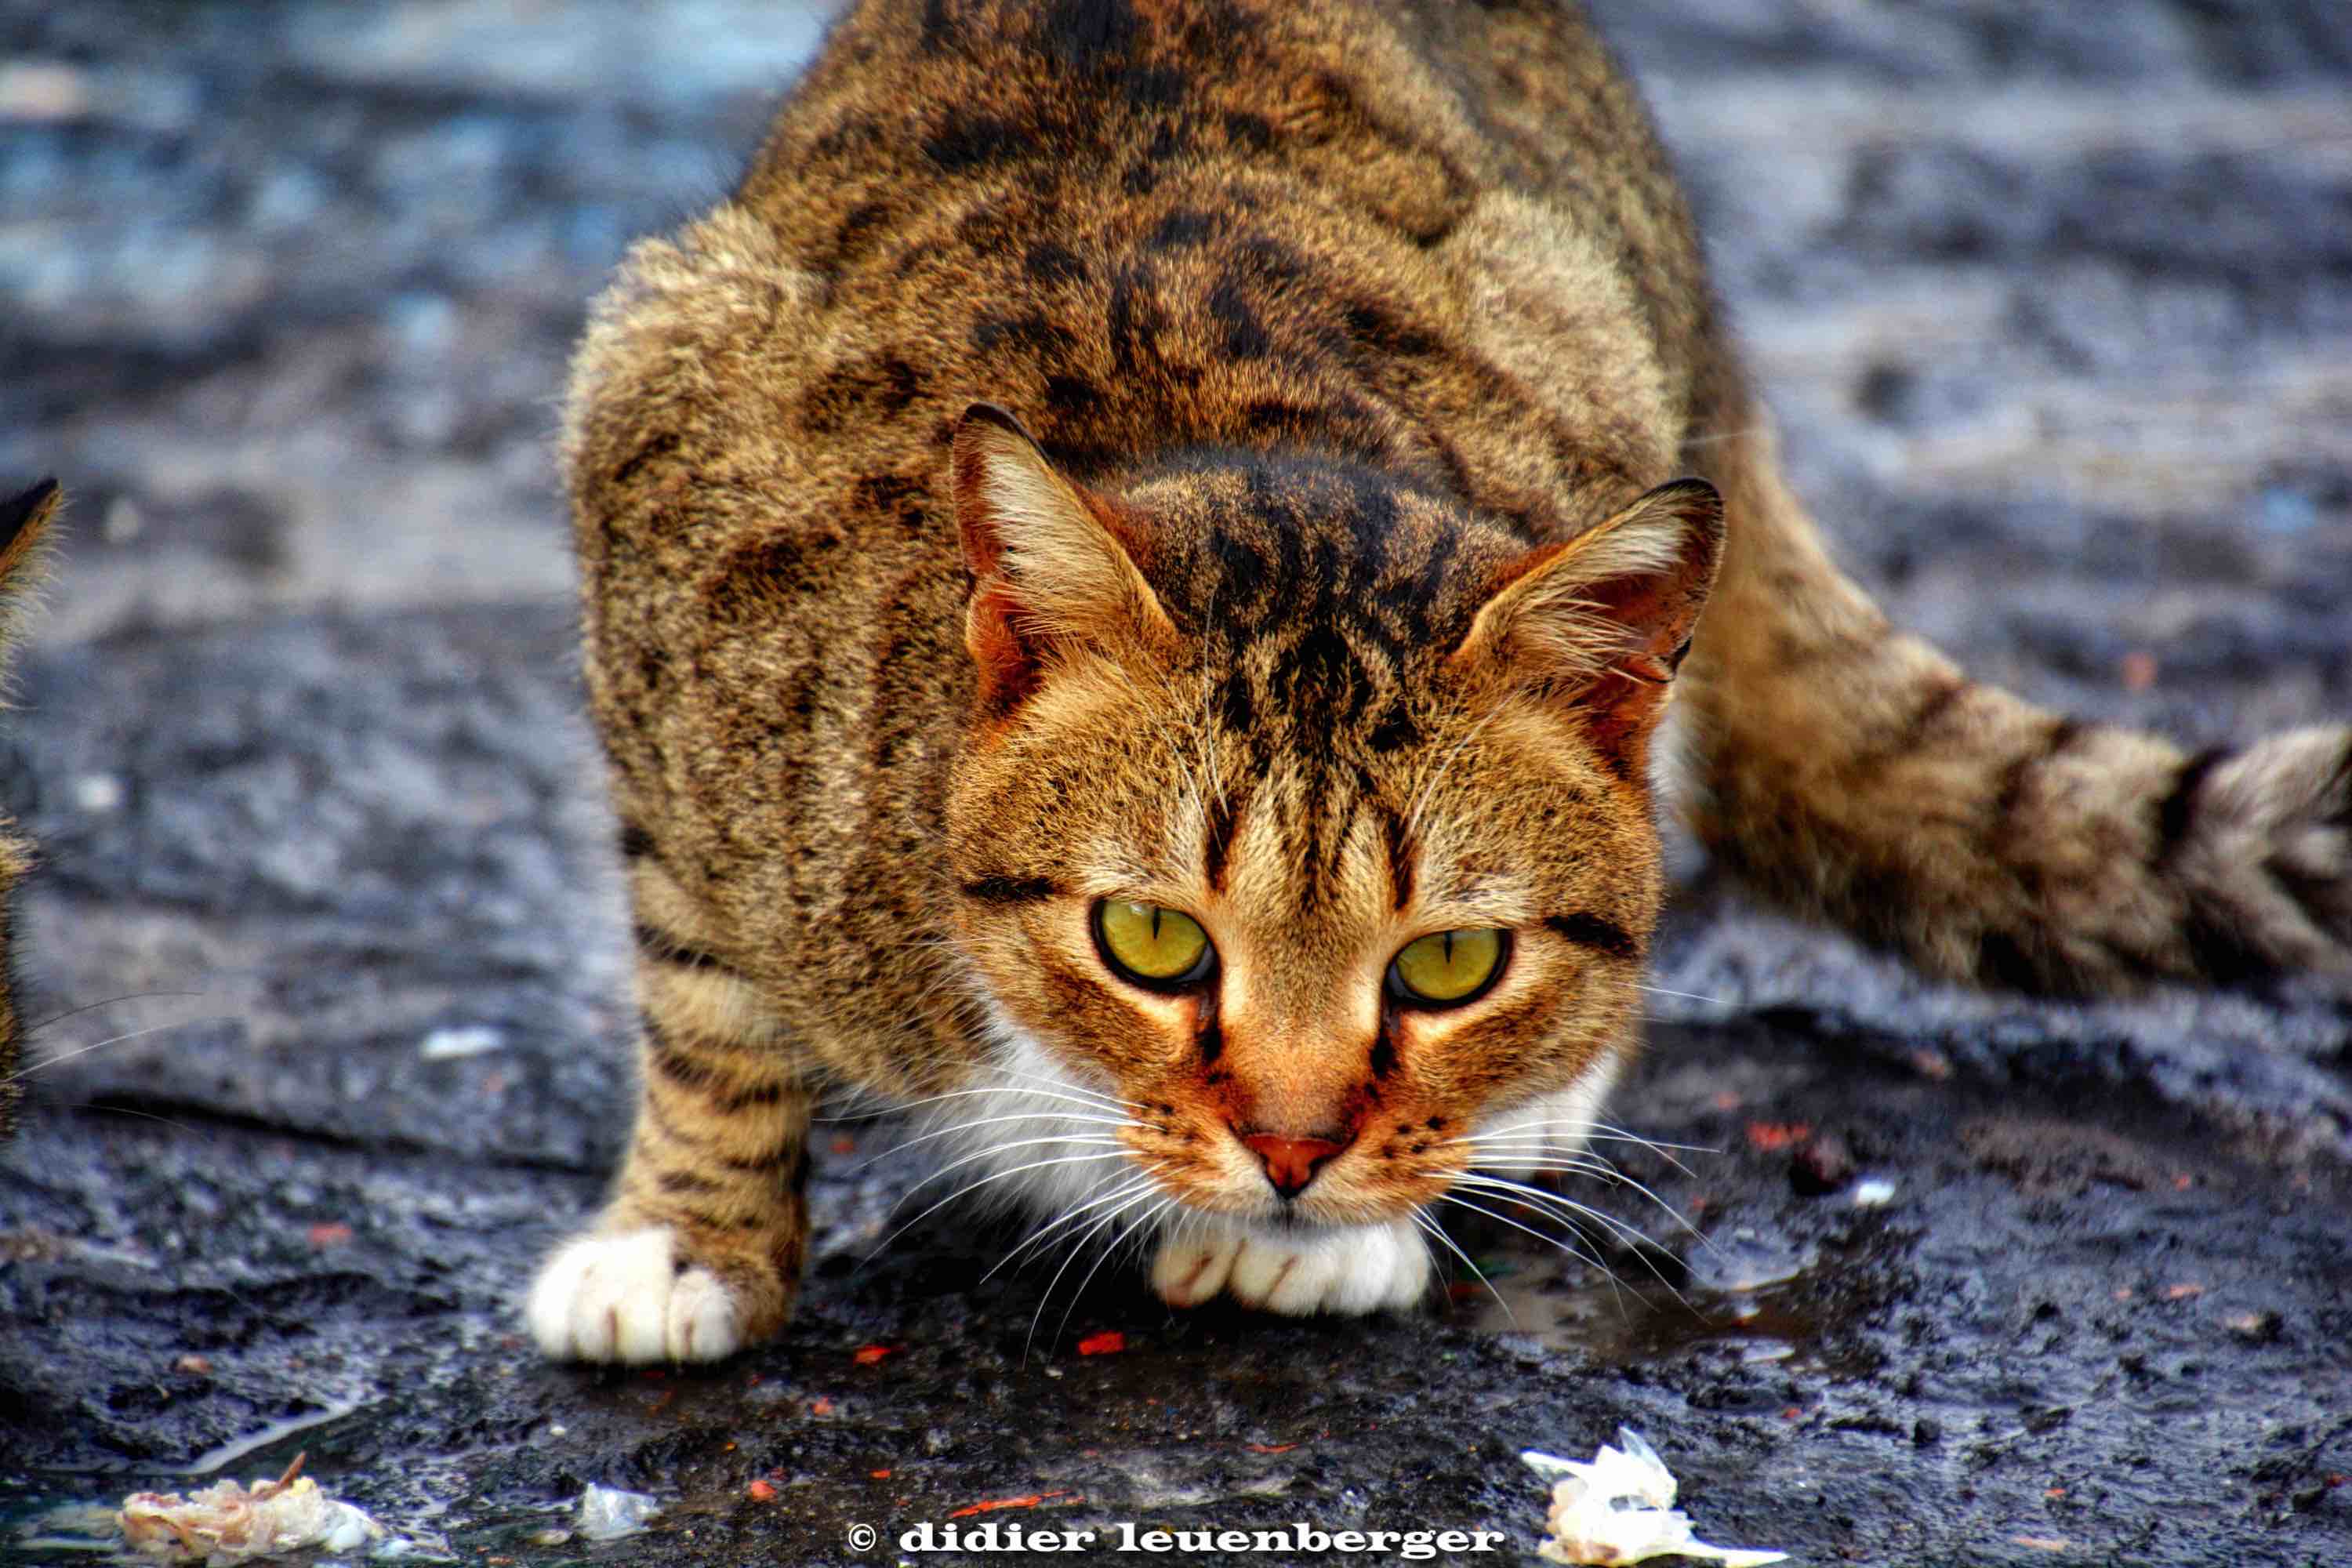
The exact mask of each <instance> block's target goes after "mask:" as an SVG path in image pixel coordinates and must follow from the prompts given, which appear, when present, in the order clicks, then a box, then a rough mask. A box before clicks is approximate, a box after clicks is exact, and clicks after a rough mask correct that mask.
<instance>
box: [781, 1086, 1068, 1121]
mask: <svg viewBox="0 0 2352 1568" xmlns="http://www.w3.org/2000/svg"><path fill="white" fill-rule="evenodd" d="M980 1094H1024V1095H1033V1096H1035V1097H1036V1098H1038V1099H1041V1100H1067V1101H1069V1102H1070V1103H1071V1104H1073V1105H1083V1106H1085V1107H1086V1108H1087V1110H1105V1109H1107V1108H1106V1107H1104V1106H1102V1105H1099V1104H1097V1103H1096V1102H1095V1101H1094V1100H1087V1099H1084V1098H1081V1097H1080V1096H1078V1095H1075V1094H1067V1093H1063V1092H1059V1091H1056V1090H1054V1089H1030V1088H1027V1087H1025V1086H1024V1085H1021V1084H1011V1083H1008V1084H1002V1085H992V1086H987V1087H983V1088H980V1089H949V1090H948V1091H946V1092H945V1093H943V1094H928V1095H925V1096H924V1097H923V1098H922V1099H920V1100H899V1101H898V1102H896V1103H894V1104H888V1105H884V1106H880V1107H877V1109H875V1110H870V1111H860V1112H859V1113H857V1114H856V1115H855V1116H821V1117H817V1118H815V1119H814V1120H816V1121H874V1120H876V1119H877V1118H879V1117H883V1116H889V1115H893V1114H896V1113H898V1112H903V1111H908V1110H920V1109H921V1108H922V1107H924V1106H926V1105H937V1104H939V1103H940V1102H941V1101H942V1100H966V1099H969V1098H971V1096H973V1095H980Z"/></svg>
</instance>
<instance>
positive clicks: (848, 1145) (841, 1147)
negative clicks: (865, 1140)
mask: <svg viewBox="0 0 2352 1568" xmlns="http://www.w3.org/2000/svg"><path fill="white" fill-rule="evenodd" d="M830 1147H831V1148H832V1150H833V1152H835V1153H836V1154H855V1153H856V1152H857V1140H856V1139H855V1138H836V1139H835V1140H834V1141H833V1142H832V1144H831V1145H830Z"/></svg>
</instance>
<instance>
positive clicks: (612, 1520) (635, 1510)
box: [572, 1481, 661, 1541]
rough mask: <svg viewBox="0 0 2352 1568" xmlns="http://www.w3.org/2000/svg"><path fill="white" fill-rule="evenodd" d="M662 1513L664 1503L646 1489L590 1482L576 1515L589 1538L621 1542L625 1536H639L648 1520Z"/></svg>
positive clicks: (579, 1524)
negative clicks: (646, 1491)
mask: <svg viewBox="0 0 2352 1568" xmlns="http://www.w3.org/2000/svg"><path fill="white" fill-rule="evenodd" d="M659 1512H661V1505H660V1504H659V1503H657V1502H656V1501H655V1500H653V1499H652V1498H650V1497H648V1496H646V1494H645V1493H644V1492H626V1491H623V1490H622V1489H620V1488H618V1487H600V1486H598V1485H597V1484H596V1483H595V1482H593V1481H590V1482H589V1483H588V1487H587V1489H586V1490H584V1491H583V1492H582V1493H581V1494H580V1506H579V1508H578V1510H575V1512H574V1513H573V1515H572V1518H573V1520H574V1521H575V1523H574V1528H576V1529H577V1530H578V1531H580V1533H581V1535H582V1536H583V1538H585V1539H587V1540H589V1541H618V1540H619V1539H620V1538H621V1537H622V1536H625V1535H635V1533H636V1532H637V1531H640V1530H643V1529H644V1528H645V1527H646V1521H647V1520H649V1519H651V1518H653V1517H654V1515H656V1514H657V1513H659Z"/></svg>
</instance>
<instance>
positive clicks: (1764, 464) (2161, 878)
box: [1676, 434, 2352, 993]
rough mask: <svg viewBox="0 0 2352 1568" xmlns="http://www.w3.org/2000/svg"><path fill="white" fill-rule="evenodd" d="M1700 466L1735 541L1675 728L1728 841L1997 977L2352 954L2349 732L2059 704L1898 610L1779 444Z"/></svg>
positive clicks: (1809, 896)
mask: <svg viewBox="0 0 2352 1568" xmlns="http://www.w3.org/2000/svg"><path fill="white" fill-rule="evenodd" d="M1727 447H1728V452H1727V451H1726V448H1727ZM1700 467H1701V468H1702V470H1703V471H1705V472H1706V473H1707V474H1708V475H1709V477H1711V478H1713V479H1715V480H1716V482H1717V486H1718V488H1719V489H1721V490H1722V491H1723V493H1724V499H1725V506H1726V512H1727V518H1728V520H1729V539H1728V542H1727V549H1726V552H1725V556H1724V563H1723V568H1722V573H1721V576H1720V578H1719V579H1718V583H1717V589H1716V593H1715V596H1714V598H1713V600H1712V601H1711V602H1710V604H1709V605H1708V608H1707V611H1706V616H1705V618H1704V620H1703V621H1702V622H1701V625H1700V628H1699V632H1698V636H1697V639H1696V643H1695V645H1694V647H1693V648H1692V652H1691V658H1690V659H1689V662H1688V664H1687V666H1686V667H1685V669H1684V671H1683V674H1682V679H1680V680H1679V681H1678V682H1677V686H1678V688H1679V690H1678V693H1677V698H1676V710H1677V712H1676V722H1677V725H1678V727H1679V730H1680V739H1681V742H1682V749H1683V756H1684V763H1685V775H1684V777H1683V778H1682V780H1681V781H1680V782H1681V783H1682V784H1684V786H1685V788H1684V791H1683V793H1684V795H1685V801H1684V805H1685V811H1686V812H1687V814H1688V816H1689V819H1690V821H1691V824H1692V826H1693V827H1694V828H1695V829H1696V831H1697V832H1698V834H1699V835H1700V837H1702V838H1703V839H1705V840H1706V843H1707V844H1708V846H1709V847H1710V848H1711V849H1713V850H1714V851H1715V853H1716V854H1717V856H1718V858H1721V859H1723V860H1725V861H1726V862H1727V863H1728V864H1730V865H1731V866H1732V867H1734V868H1737V869H1738V870H1739V871H1740V872H1741V873H1743V874H1744V875H1745V876H1746V877H1747V878H1748V879H1749V880H1750V881H1752V882H1753V883H1754V884H1756V885H1757V886H1758V887H1759V889H1762V890H1764V891H1765V892H1767V893H1769V894H1770V895H1773V896H1775V897H1777V898H1778V899H1780V900H1783V901H1785V902H1787V903H1788V904H1790V905H1791V906H1793V907H1795V908H1797V909H1799V910H1802V911H1807V912H1811V913H1814V914H1818V915H1821V916H1823V917H1826V918H1828V919H1830V920H1832V921H1836V922H1838V923H1839V924H1841V925H1843V926H1846V927H1848V928H1849V929H1851V930H1853V931H1855V932H1857V933H1859V934H1860V935H1862V936H1864V938H1866V939H1868V940H1871V941H1874V942H1880V943H1882V944H1885V945H1886V946H1889V947H1892V948H1895V949H1896V950H1897V951H1899V952H1902V953H1904V954H1906V956H1908V957H1909V958H1910V959H1911V960H1912V961H1913V962H1914V963H1917V964H1918V965H1920V966H1921V967H1922V968H1924V969H1927V970H1929V971H1931V972H1933V973H1938V974H1942V975H1947V976H1950V977H1953V978H1957V979H1962V980H1969V981H1974V982H1977V983H1979V984H1989V985H2004V986H2011V987H2017V988H2021V989H2026V990H2033V991H2052V992H2068V993H2085V992H2098V991H2115V990H2123V989H2128V988H2130V987H2132V986H2134V985H2136V984H2142V983H2145V982H2147V981H2148V980H2151V979H2158V978H2169V979H2183V980H2196V981H2208V982H2217V983H2233V982H2242V981H2245V980H2249V979H2254V978H2259V977H2262V976H2264V975H2267V974H2272V973H2279V972H2282V971H2288V970H2300V969H2326V970H2336V971H2345V970H2352V730H2347V729H2346V728H2343V727H2340V726H2339V727H2326V728H2315V729H2305V730H2296V731H2288V732H2286V733H2283V734H2278V735H2273V736H2271V737H2269V738H2268V739H2265V740H2262V741H2259V742H2253V743H2252V744H2249V745H2245V746H2242V747H2224V748H2217V749H2214V750H2209V751H2202V752H2194V753H2189V752H2183V751H2182V750H2181V749H2180V748H2179V747H2177V746H2174V745H2172V744H2170V743H2169V742H2166V741H2163V740H2161V739H2159V738H2158V737H2156V736H2153V735H2148V734H2145V733H2141V732H2138V731H2130V730H2125V729H2118V728H2113V727H2109V726H2105V725H2099V724H2092V723H2084V722H2080V721H2075V720H2073V719H2068V718H2065V717H2063V716H2060V715H2057V714H2053V713H2050V712H2048V711H2045V710H2042V709H2040V708H2037V707H2035V706H2033V705H2032V703H2029V702H2026V701H2024V700H2021V699H2020V698H2018V697H2015V696H2013V695H2011V693H2009V692H2006V691H2003V690H2000V689H1998V688H1995V687H1991V686H1987V685H1984V684H1982V683H1980V682H1978V681H1974V680H1971V679H1969V678H1968V677H1967V676H1965V675H1963V674H1962V673H1961V672H1960V671H1959V670H1958V668H1956V667H1955V666H1954V665H1953V664H1952V662H1951V661H1950V660H1949V659H1948V658H1945V657H1944V656H1943V655H1942V654H1940V653H1938V652H1937V651H1936V649H1935V648H1933V647H1929V646H1928V645H1927V643H1926V642H1924V641H1922V640H1921V639H1919V638H1917V637H1910V636H1907V635H1906V634H1904V633H1902V632H1900V631H1897V630H1896V629H1895V628H1894V627H1893V626H1890V625H1889V624H1888V622H1887V619H1886V617H1885V615H1883V614H1882V613H1881V612H1880V611H1879V610H1878V608H1877V607H1876V606H1875V605H1873V604H1872V603H1871V601H1870V599H1869V597H1868V596H1867V595H1865V594H1864V593H1863V592H1862V590H1861V589H1859V588H1858V587H1856V586H1855V585H1854V584H1853V583H1852V582H1851V581H1849V580H1848V579H1847V578H1846V577H1845V576H1844V575H1843V574H1842V573H1840V572H1839V571H1838V569H1837V567H1836V566H1835V565H1834V564H1833V563H1832V562H1831V561H1830V559H1829V557H1828V555H1827V553H1826V552H1825V551H1824V550H1823V548H1822V542H1821V539H1820V536H1819V533H1818V531H1816V530H1815V528H1814V526H1813V524H1812V522H1811V519H1810V518H1808V517H1807V515H1806V514H1805V512H1804V510H1803V509H1802V508H1801V506H1800V505H1799V504H1798V503H1797V501H1796V500H1795V499H1794V498H1793V497H1792V496H1791V495H1790V493H1789V491H1788V489H1787V488H1786V486H1785V485H1784V484H1783V483H1782V481H1781V479H1780V472H1779V468H1778V465H1777V462H1776V460H1775V457H1774V454H1773V451H1772V447H1771V441H1770V438H1769V436H1765V435H1761V434H1754V435H1745V436H1741V437H1736V438H1733V439H1731V440H1729V441H1720V442H1718V443H1717V444H1715V445H1713V446H1711V447H1710V448H1709V449H1708V460H1707V461H1706V463H1705V464H1703V465H1700Z"/></svg>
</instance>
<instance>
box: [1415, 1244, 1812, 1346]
mask: <svg viewBox="0 0 2352 1568" xmlns="http://www.w3.org/2000/svg"><path fill="white" fill-rule="evenodd" d="M1466 1239H1467V1238H1466V1237H1465V1241H1466ZM1480 1239H1481V1241H1482V1242H1483V1243H1484V1244H1483V1245H1481V1246H1475V1247H1467V1248H1466V1249H1467V1250H1469V1252H1470V1254H1471V1257H1472V1258H1474V1259H1475V1260H1476V1262H1477V1263H1478V1265H1479V1268H1480V1269H1481V1271H1482V1272H1484V1273H1485V1274H1486V1276H1487V1278H1486V1280H1485V1281H1484V1283H1481V1282H1480V1281H1479V1280H1477V1279H1475V1278H1472V1277H1471V1276H1470V1275H1469V1274H1468V1271H1467V1270H1465V1269H1462V1268H1459V1267H1458V1266H1457V1269H1456V1273H1457V1275H1458V1276H1459V1278H1457V1279H1456V1281H1455V1283H1454V1285H1453V1287H1452V1294H1453V1297H1454V1300H1455V1302H1456V1303H1457V1306H1458V1308H1459V1309H1460V1310H1466V1311H1469V1312H1470V1313H1471V1314H1472V1316H1471V1320H1470V1321H1471V1326H1472V1327H1474V1328H1476V1329H1478V1330H1480V1331H1484V1332H1487V1333H1495V1334H1514V1335H1518V1336H1521V1337H1523V1338H1527V1339H1531V1340H1534V1341H1535V1342H1538V1344H1542V1345H1545V1346H1548V1347H1550V1348H1554V1349H1559V1350H1579V1351H1582V1352H1586V1353H1587V1354H1590V1355H1592V1356H1595V1357H1597V1358H1599V1359H1601V1360H1602V1361H1605V1362H1610V1363H1618V1364H1630V1363H1641V1362H1650V1361H1658V1360H1663V1359H1664V1358H1666V1357H1669V1356H1674V1355H1678V1354H1681V1353H1683V1352H1687V1351H1691V1350H1696V1349H1699V1348H1702V1347H1706V1346H1724V1347H1729V1348H1734V1349H1736V1350H1737V1351H1738V1355H1739V1358H1740V1359H1741V1360H1742V1361H1744V1362H1749V1363H1761V1362H1793V1363H1797V1364H1799V1365H1804V1366H1812V1367H1819V1368H1822V1369H1824V1370H1829V1371H1832V1372H1834V1371H1836V1370H1838V1368H1837V1366H1836V1365H1835V1364H1834V1362H1835V1358H1834V1357H1833V1356H1832V1355H1831V1354H1830V1353H1829V1352H1827V1351H1826V1350H1825V1347H1824V1341H1825V1339H1826V1338H1827V1336H1828V1331H1830V1330H1832V1329H1833V1328H1834V1327H1836V1324H1834V1323H1833V1322H1832V1321H1830V1319H1829V1317H1828V1316H1827V1315H1826V1314H1825V1313H1824V1312H1823V1311H1822V1306H1821V1297H1822V1295H1823V1294H1824V1292H1822V1291H1821V1290H1820V1289H1817V1288H1816V1281H1815V1278H1814V1276H1815V1272H1816V1270H1817V1269H1818V1268H1820V1267H1821V1262H1820V1259H1819V1258H1818V1256H1817V1255H1815V1254H1814V1253H1813V1252H1811V1250H1810V1249H1805V1250H1802V1251H1800V1250H1796V1249H1793V1248H1791V1247H1789V1246H1788V1245H1786V1244H1785V1243H1783V1242H1781V1241H1779V1240H1777V1239H1775V1238H1771V1237H1765V1236H1763V1235H1761V1234H1759V1233H1757V1232H1754V1231H1751V1230H1749V1229H1748V1228H1747V1227H1744V1226H1743V1227H1740V1228H1738V1229H1736V1230H1733V1231H1730V1232H1728V1233H1727V1234H1725V1235H1723V1236H1717V1237H1708V1238H1707V1239H1706V1241H1704V1242H1701V1241H1698V1240H1695V1239H1692V1238H1690V1237H1684V1238H1682V1239H1683V1242H1684V1246H1683V1247H1682V1248H1681V1249H1680V1250H1679V1251H1669V1250H1667V1249H1666V1248H1664V1247H1642V1248H1638V1249H1636V1248H1633V1247H1618V1248H1617V1249H1615V1250H1614V1251H1613V1252H1608V1253H1604V1254H1601V1257H1602V1258H1604V1259H1605V1262H1604V1263H1595V1262H1593V1261H1591V1260H1590V1259H1589V1258H1576V1259H1570V1258H1562V1257H1560V1256H1559V1254H1558V1253H1555V1252H1551V1251H1548V1250H1546V1249H1545V1248H1543V1247H1538V1246H1537V1245H1535V1244H1533V1243H1532V1242H1527V1241H1522V1240H1520V1239H1519V1238H1517V1237H1506V1238H1499V1239H1498V1238H1496V1237H1481V1238H1480Z"/></svg>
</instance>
